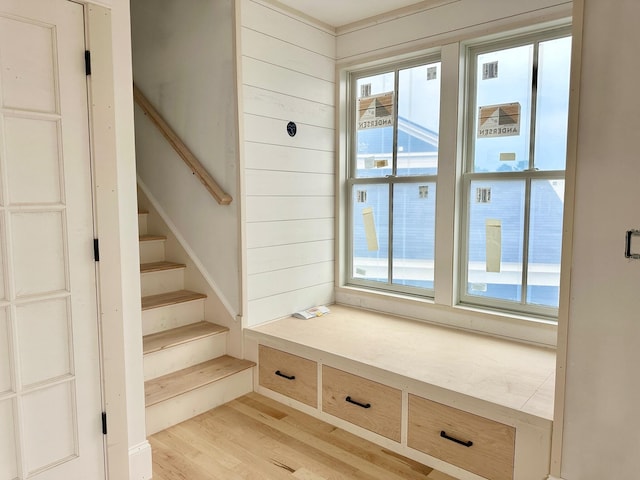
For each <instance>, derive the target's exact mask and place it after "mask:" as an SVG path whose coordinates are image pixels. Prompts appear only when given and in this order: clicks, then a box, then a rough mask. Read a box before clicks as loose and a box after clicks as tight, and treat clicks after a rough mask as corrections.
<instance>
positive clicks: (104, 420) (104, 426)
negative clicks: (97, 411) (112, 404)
mask: <svg viewBox="0 0 640 480" xmlns="http://www.w3.org/2000/svg"><path fill="white" fill-rule="evenodd" d="M102 434H103V435H106V434H107V412H102Z"/></svg>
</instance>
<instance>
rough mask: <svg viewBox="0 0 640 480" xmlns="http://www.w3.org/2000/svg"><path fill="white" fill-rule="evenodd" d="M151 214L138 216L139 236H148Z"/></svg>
mask: <svg viewBox="0 0 640 480" xmlns="http://www.w3.org/2000/svg"><path fill="white" fill-rule="evenodd" d="M148 216H149V214H147V213H139V214H138V234H139V235H146V234H147V217H148Z"/></svg>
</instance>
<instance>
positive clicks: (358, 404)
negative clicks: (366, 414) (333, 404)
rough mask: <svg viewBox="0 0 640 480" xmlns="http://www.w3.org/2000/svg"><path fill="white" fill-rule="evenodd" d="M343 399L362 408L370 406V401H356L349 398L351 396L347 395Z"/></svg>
mask: <svg viewBox="0 0 640 480" xmlns="http://www.w3.org/2000/svg"><path fill="white" fill-rule="evenodd" d="M344 400H345V401H346V402H349V403H353V404H354V405H357V406H359V407H362V408H371V404H370V403H360V402H356V401H355V400H351V397H347V398H345V399H344Z"/></svg>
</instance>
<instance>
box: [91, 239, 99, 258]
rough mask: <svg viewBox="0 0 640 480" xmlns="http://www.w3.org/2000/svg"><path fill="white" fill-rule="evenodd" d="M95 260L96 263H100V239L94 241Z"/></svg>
mask: <svg viewBox="0 0 640 480" xmlns="http://www.w3.org/2000/svg"><path fill="white" fill-rule="evenodd" d="M93 259H94V260H95V261H96V262H99V261H100V245H99V244H98V239H97V238H94V239H93Z"/></svg>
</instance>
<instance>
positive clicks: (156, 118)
mask: <svg viewBox="0 0 640 480" xmlns="http://www.w3.org/2000/svg"><path fill="white" fill-rule="evenodd" d="M133 98H134V100H135V102H136V103H137V104H138V105H139V106H140V108H142V110H143V111H144V113H145V114H146V115H147V116H148V117H149V119H150V120H151V121H152V122H153V123H154V124H155V125H156V127H158V129H159V130H160V132H161V133H162V135H163V136H164V138H166V139H167V141H168V142H169V144H170V145H171V146H172V147H173V149H174V150H175V151H176V153H177V154H178V155H180V158H182V160H184V163H186V164H187V166H188V167H189V169H190V170H191V172H192V173H193V174H194V175H195V176H196V177H198V180H200V181H201V182H202V184H203V185H204V187H205V188H206V189H207V190H208V191H209V193H210V194H211V196H212V197H213V198H215V200H216V201H217V202H218V203H219V204H220V205H229V204H230V203H231V200H232V198H231V196H230V195H229V194H228V193H226V192H225V191H224V190H223V189H222V188H221V187H220V185H218V183H217V182H216V181H215V180H214V179H213V177H212V176H211V175H209V172H207V170H206V169H205V168H204V166H203V165H202V163H200V160H198V159H197V158H196V156H195V155H194V154H193V153H192V152H191V150H189V148H188V147H187V146H186V145H185V144H184V142H183V141H182V140H181V139H180V137H178V135H177V134H176V133H175V132H174V131H173V129H172V128H171V127H170V126H169V124H168V123H167V122H165V121H164V119H163V118H162V116H161V115H160V113H158V111H157V110H156V109H155V108H154V106H153V105H151V103H150V102H149V100H148V99H147V98H146V97H145V96H144V95H143V94H142V92H141V91H140V89H139V88H138V87H136V86H135V85H134V86H133Z"/></svg>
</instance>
